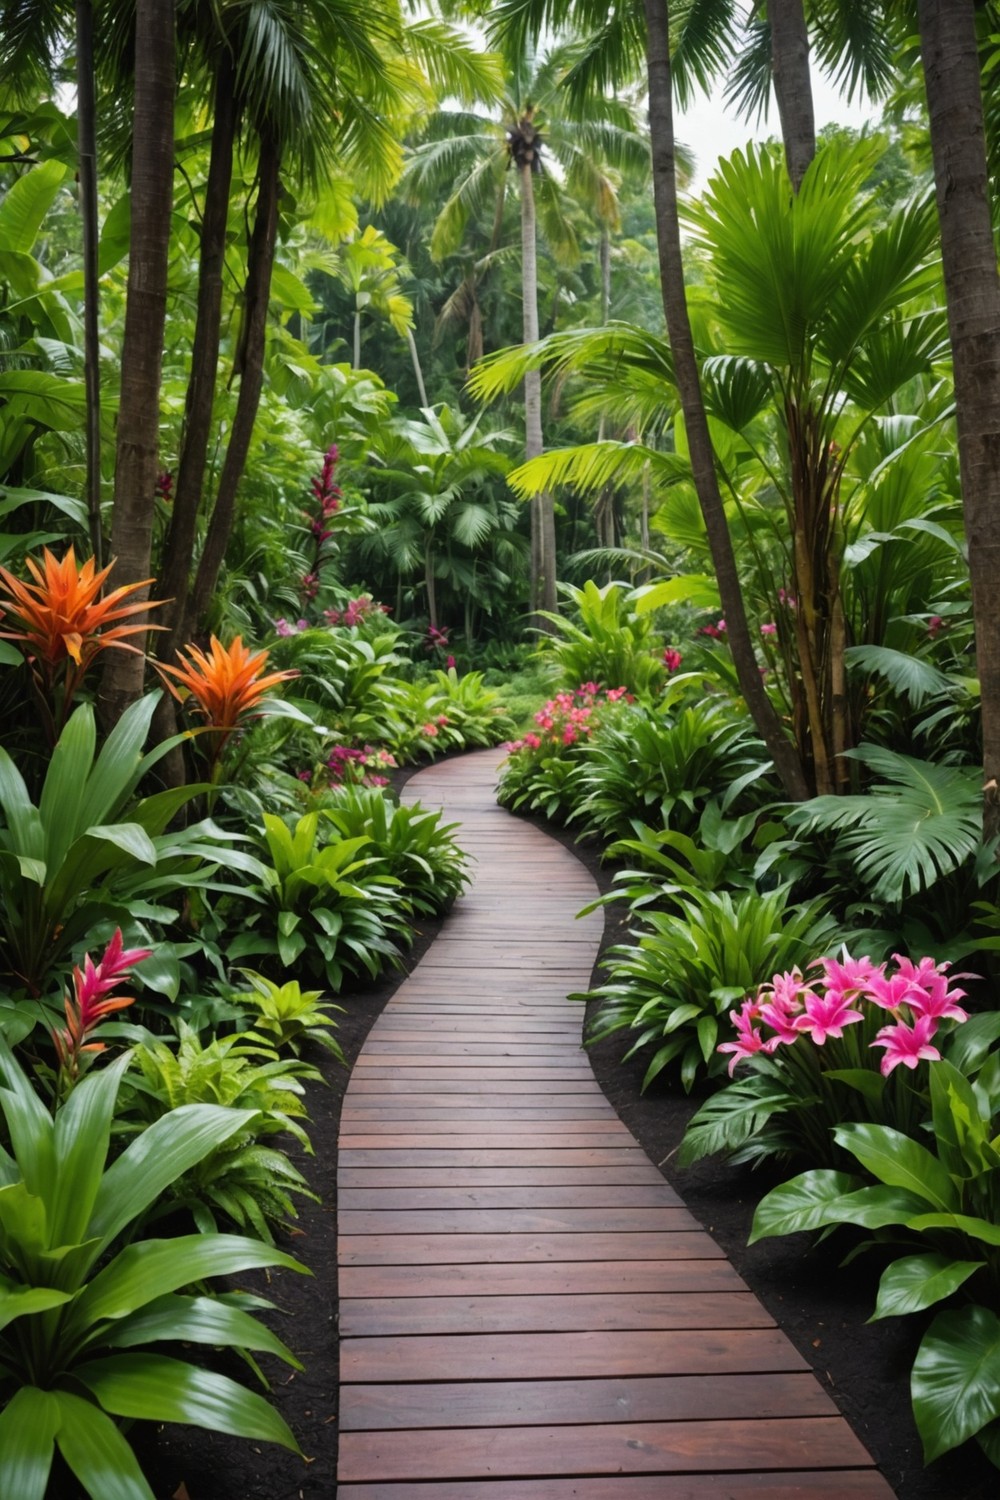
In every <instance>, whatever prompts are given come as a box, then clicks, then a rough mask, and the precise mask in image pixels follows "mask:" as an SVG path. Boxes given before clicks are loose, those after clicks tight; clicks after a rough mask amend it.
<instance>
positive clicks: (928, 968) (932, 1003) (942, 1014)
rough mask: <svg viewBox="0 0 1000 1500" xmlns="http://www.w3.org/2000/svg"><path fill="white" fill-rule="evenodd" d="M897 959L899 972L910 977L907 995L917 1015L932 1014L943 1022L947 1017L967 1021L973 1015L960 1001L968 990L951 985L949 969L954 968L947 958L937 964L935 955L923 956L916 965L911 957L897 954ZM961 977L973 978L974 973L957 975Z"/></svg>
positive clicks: (909, 1004)
mask: <svg viewBox="0 0 1000 1500" xmlns="http://www.w3.org/2000/svg"><path fill="white" fill-rule="evenodd" d="M892 956H893V958H894V959H895V960H896V963H897V964H898V965H899V972H900V974H902V975H905V977H906V978H907V979H909V981H910V984H911V986H912V987H911V989H910V992H909V994H908V995H907V997H906V1004H907V1005H908V1007H909V1009H910V1010H911V1011H912V1012H913V1013H914V1015H917V1016H930V1017H931V1018H932V1019H933V1020H935V1021H941V1020H943V1019H945V1018H946V1017H947V1018H948V1019H949V1020H951V1021H967V1020H968V1019H969V1015H968V1012H967V1011H964V1010H963V1009H962V1007H961V1006H960V1005H958V1004H956V1002H957V1001H959V1000H964V999H965V991H964V990H960V989H949V988H948V975H947V974H946V973H945V970H946V969H947V968H949V967H950V965H949V964H948V962H947V960H945V962H944V963H940V964H936V963H935V962H934V960H933V959H932V958H922V959H921V960H920V962H919V964H916V965H914V964H913V963H912V962H911V961H910V959H908V958H903V957H901V955H900V954H898V953H894V954H893V955H892ZM955 977H956V978H957V979H971V978H972V977H973V976H972V975H971V974H957V975H956V976H955Z"/></svg>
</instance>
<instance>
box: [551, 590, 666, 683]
mask: <svg viewBox="0 0 1000 1500" xmlns="http://www.w3.org/2000/svg"><path fill="white" fill-rule="evenodd" d="M560 592H561V594H562V595H563V597H564V598H565V599H566V600H567V601H569V602H570V603H571V604H572V606H573V611H574V615H575V618H574V619H566V618H565V616H559V615H551V614H547V615H546V616H545V618H546V620H547V621H548V624H549V625H550V627H551V636H550V638H549V639H548V640H547V641H546V642H545V644H544V645H543V647H542V649H541V652H540V659H541V660H542V662H543V664H544V663H551V664H552V666H553V667H554V668H556V669H557V671H558V676H557V679H556V680H557V684H558V686H559V687H561V688H573V687H575V686H576V685H577V684H578V683H580V682H596V683H599V684H600V686H601V687H606V688H607V687H624V688H627V689H628V691H629V692H630V693H631V694H632V695H633V697H635V698H638V699H639V700H640V701H643V702H648V701H649V700H650V699H651V698H654V697H655V696H656V695H657V693H658V692H659V691H660V689H661V688H662V687H663V684H664V682H665V681H666V678H667V671H666V667H665V665H664V662H663V656H662V651H663V642H662V641H661V640H660V638H659V636H658V635H657V633H656V631H655V629H654V628H653V617H652V615H651V614H650V613H648V612H644V613H640V612H639V611H638V609H637V608H636V600H637V595H636V591H635V590H634V589H630V588H629V587H628V585H627V584H624V583H606V584H605V585H604V586H603V587H599V586H598V585H597V584H596V583H594V582H593V581H592V580H590V581H588V582H587V583H585V584H584V586H583V588H579V589H577V588H573V587H572V586H571V585H568V584H563V585H561V587H560Z"/></svg>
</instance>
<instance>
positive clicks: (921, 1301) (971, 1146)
mask: <svg viewBox="0 0 1000 1500" xmlns="http://www.w3.org/2000/svg"><path fill="white" fill-rule="evenodd" d="M929 1081H930V1096H931V1125H932V1132H931V1134H930V1135H929V1136H928V1137H927V1138H926V1144H921V1143H920V1142H918V1141H915V1140H912V1139H910V1138H909V1137H908V1136H905V1135H903V1134H901V1132H899V1131H898V1130H892V1129H890V1128H889V1127H887V1126H882V1125H871V1124H846V1125H842V1126H839V1127H838V1128H837V1130H836V1131H835V1132H834V1135H835V1139H836V1141H837V1143H838V1145H840V1146H841V1147H842V1148H843V1150H844V1151H845V1152H847V1153H849V1154H850V1155H851V1156H853V1157H854V1159H855V1160H856V1161H857V1162H858V1164H859V1165H860V1166H861V1167H862V1168H863V1169H864V1172H865V1174H866V1175H865V1176H864V1177H860V1176H856V1175H852V1174H850V1173H847V1172H835V1171H830V1170H825V1169H818V1170H816V1171H812V1172H806V1173H804V1174H803V1175H802V1176H800V1177H796V1178H795V1179H794V1180H793V1181H791V1182H787V1183H784V1184H782V1185H781V1186H780V1187H777V1188H775V1189H774V1190H773V1191H772V1192H770V1193H768V1194H767V1196H766V1197H765V1198H764V1199H763V1200H762V1202H761V1203H760V1205H759V1206H758V1209H757V1213H756V1216H755V1218H754V1226H753V1233H752V1235H751V1242H753V1241H756V1240H759V1239H764V1238H766V1237H767V1236H769V1235H779V1234H793V1233H796V1232H798V1231H801V1230H810V1229H824V1228H828V1227H829V1226H832V1225H836V1224H854V1225H857V1226H858V1227H859V1228H861V1229H864V1230H865V1231H866V1233H867V1232H870V1231H872V1230H874V1231H875V1236H876V1240H877V1241H878V1242H880V1243H882V1242H884V1241H886V1240H887V1239H892V1240H902V1241H904V1242H909V1244H910V1246H911V1247H914V1248H915V1249H916V1253H915V1254H913V1253H911V1254H906V1255H904V1256H902V1257H901V1258H900V1259H898V1260H894V1261H893V1262H892V1264H891V1265H890V1266H889V1267H888V1269H887V1270H886V1271H885V1272H884V1273H883V1275H882V1279H881V1282H880V1285H879V1293H878V1301H877V1304H876V1308H875V1313H874V1316H875V1317H876V1318H885V1317H899V1316H902V1315H904V1314H909V1313H922V1312H923V1311H924V1310H925V1309H927V1308H929V1307H933V1306H936V1305H937V1304H938V1303H939V1302H941V1301H943V1300H944V1299H946V1298H948V1297H951V1296H952V1295H953V1294H956V1293H959V1292H962V1293H963V1295H965V1296H968V1297H970V1299H971V1301H970V1302H968V1303H966V1304H965V1305H963V1306H959V1307H957V1308H953V1309H950V1310H948V1311H945V1312H940V1313H938V1314H937V1316H936V1317H935V1318H934V1321H933V1322H932V1323H931V1325H930V1327H929V1329H928V1330H927V1332H926V1333H925V1334H924V1337H923V1339H922V1341H921V1344H920V1348H919V1350H918V1351H917V1357H916V1360H915V1361H914V1366H913V1374H912V1378H911V1392H912V1396H913V1414H914V1417H915V1418H916V1423H917V1427H918V1429H919V1431H920V1435H921V1438H922V1439H923V1444H924V1458H925V1460H926V1462H928V1463H930V1462H931V1461H932V1460H933V1459H935V1458H938V1457H939V1456H940V1455H941V1454H942V1453H946V1452H947V1451H948V1449H950V1448H955V1447H957V1446H958V1445H959V1444H960V1443H963V1442H965V1441H966V1440H967V1439H969V1438H971V1437H975V1438H976V1439H977V1441H978V1442H979V1444H980V1446H981V1447H982V1448H983V1450H984V1451H985V1452H986V1454H987V1456H988V1457H989V1458H990V1459H991V1460H992V1461H993V1462H994V1463H995V1464H997V1465H998V1466H1000V1364H998V1360H997V1353H996V1351H997V1349H998V1347H1000V1317H998V1316H997V1313H998V1311H1000V1305H998V1303H1000V1299H998V1295H997V1286H998V1284H1000V1230H998V1228H997V1225H998V1223H1000V1151H998V1149H997V1141H996V1138H995V1125H994V1120H995V1117H996V1114H997V1111H998V1110H1000V1056H998V1055H997V1054H995V1053H994V1054H992V1055H991V1056H990V1058H989V1059H988V1061H987V1063H986V1064H985V1065H984V1066H983V1068H982V1069H981V1070H980V1074H979V1079H978V1081H977V1082H976V1083H975V1084H973V1083H970V1081H969V1079H968V1078H966V1077H965V1076H964V1073H963V1071H962V1070H961V1069H960V1068H959V1067H956V1066H953V1065H952V1064H950V1063H948V1062H946V1061H940V1062H933V1063H932V1065H931V1067H930V1070H929ZM872 1179H874V1182H875V1185H874V1186H872V1185H871V1181H872ZM983 1304H985V1305H983Z"/></svg>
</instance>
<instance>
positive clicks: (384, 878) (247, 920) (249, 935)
mask: <svg viewBox="0 0 1000 1500" xmlns="http://www.w3.org/2000/svg"><path fill="white" fill-rule="evenodd" d="M263 842H264V844H265V847H266V850H267V853H268V855H269V857H270V863H263V864H262V865H261V876H262V879H261V882H260V884H258V885H253V886H250V885H248V886H246V887H245V889H244V895H245V899H246V900H247V901H248V902H251V903H253V904H252V905H250V907H249V909H247V907H246V906H243V907H239V908H235V909H234V908H233V907H232V906H230V907H227V908H226V909H225V910H224V915H225V919H226V921H227V922H229V923H231V924H233V925H236V924H237V922H238V921H242V923H243V926H244V929H245V930H244V931H241V932H239V933H238V934H237V936H236V937H235V938H234V939H233V940H232V942H231V943H230V944H229V946H228V957H229V960H230V962H232V961H234V960H238V959H242V958H251V957H253V958H267V957H271V958H273V959H274V960H276V962H277V964H278V966H279V969H285V968H289V967H291V965H293V964H295V965H297V966H299V967H300V968H302V969H304V970H305V972H306V973H308V974H310V975H313V974H315V975H316V976H317V977H318V978H321V979H322V980H323V982H324V983H325V984H327V985H328V986H329V987H330V989H331V990H333V991H334V993H337V992H339V990H340V989H341V987H342V985H343V982H344V977H345V975H348V974H357V973H360V972H366V973H368V974H369V975H370V976H371V977H372V978H374V977H375V975H376V974H377V973H378V971H379V968H380V967H381V966H382V965H383V964H384V963H386V962H388V963H392V964H395V963H398V962H399V952H398V949H397V948H396V946H395V943H394V942H393V941H392V939H393V937H399V938H403V939H405V938H406V937H407V936H408V933H409V928H408V924H407V918H408V916H409V914H410V903H409V902H408V900H407V899H406V897H405V896H404V895H403V894H402V893H401V891H400V888H399V881H398V880H396V879H395V877H393V876H390V875H384V874H378V873H377V872H373V870H372V868H371V866H372V856H370V855H369V854H368V853H367V852H366V850H367V846H368V843H369V840H368V838H367V837H366V836H364V835H362V836H359V837H356V838H350V839H336V840H333V841H331V842H330V843H327V844H324V843H323V842H322V841H321V839H320V814H319V812H311V813H306V814H305V816H303V817H301V818H299V819H298V820H297V821H296V823H295V826H294V828H291V829H290V828H289V827H288V826H287V825H286V824H285V823H284V822H282V820H281V819H280V818H278V817H276V816H275V815H274V814H273V813H265V814H264V827H263ZM237 913H238V916H237ZM267 967H271V965H268V966H267Z"/></svg>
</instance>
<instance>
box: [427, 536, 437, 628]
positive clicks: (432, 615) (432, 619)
mask: <svg viewBox="0 0 1000 1500" xmlns="http://www.w3.org/2000/svg"><path fill="white" fill-rule="evenodd" d="M424 584H425V586H426V589H427V618H428V621H429V623H430V625H431V626H432V627H433V629H434V630H436V629H437V623H438V616H437V589H436V586H435V578H434V539H433V537H428V538H427V545H426V547H425V548H424Z"/></svg>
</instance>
